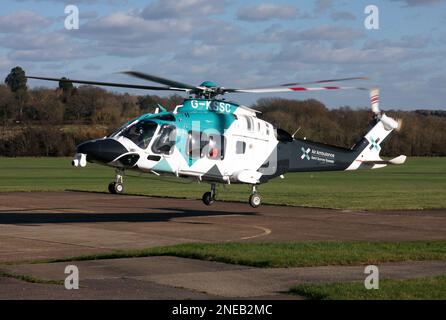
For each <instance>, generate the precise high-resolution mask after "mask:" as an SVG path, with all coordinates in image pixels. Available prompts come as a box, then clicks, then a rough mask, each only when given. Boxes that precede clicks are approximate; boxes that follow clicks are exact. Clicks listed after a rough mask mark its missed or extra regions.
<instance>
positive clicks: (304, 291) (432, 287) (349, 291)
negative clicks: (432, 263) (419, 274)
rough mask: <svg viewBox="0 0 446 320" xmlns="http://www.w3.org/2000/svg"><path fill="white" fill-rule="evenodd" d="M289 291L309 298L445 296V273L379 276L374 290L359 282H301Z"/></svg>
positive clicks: (418, 298) (396, 298)
mask: <svg viewBox="0 0 446 320" xmlns="http://www.w3.org/2000/svg"><path fill="white" fill-rule="evenodd" d="M290 293H291V294H297V295H300V296H304V297H306V298H308V299H313V300H446V276H439V277H430V278H419V279H407V280H388V279H386V280H380V281H379V289H377V290H366V289H365V287H364V283H362V282H346V283H331V284H316V285H315V284H303V285H299V286H296V287H293V288H291V290H290Z"/></svg>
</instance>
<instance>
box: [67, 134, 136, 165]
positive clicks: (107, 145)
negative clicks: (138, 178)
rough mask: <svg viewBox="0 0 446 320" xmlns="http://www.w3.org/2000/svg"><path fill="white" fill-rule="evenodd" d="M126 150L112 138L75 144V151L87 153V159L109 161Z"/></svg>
mask: <svg viewBox="0 0 446 320" xmlns="http://www.w3.org/2000/svg"><path fill="white" fill-rule="evenodd" d="M127 151H128V150H127V149H126V148H125V147H124V146H123V145H122V144H121V143H119V142H118V141H116V140H114V139H99V140H90V141H87V142H84V143H81V144H80V145H78V146H77V148H76V152H77V153H84V154H86V155H87V160H88V161H93V162H102V163H109V162H111V161H113V160H115V159H116V158H117V157H119V156H120V155H122V154H124V153H126V152H127Z"/></svg>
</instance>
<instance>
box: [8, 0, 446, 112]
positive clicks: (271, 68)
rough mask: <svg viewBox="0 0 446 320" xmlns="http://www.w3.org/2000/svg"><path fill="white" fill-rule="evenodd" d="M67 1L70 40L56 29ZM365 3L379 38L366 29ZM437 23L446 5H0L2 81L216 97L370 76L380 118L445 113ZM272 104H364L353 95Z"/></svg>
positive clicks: (130, 0)
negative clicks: (14, 72) (157, 81)
mask: <svg viewBox="0 0 446 320" xmlns="http://www.w3.org/2000/svg"><path fill="white" fill-rule="evenodd" d="M68 3H69V4H74V5H77V7H78V8H79V15H80V16H79V17H80V28H79V30H66V29H65V28H64V22H65V18H66V14H65V12H64V10H65V6H66V4H68ZM369 4H374V5H376V6H377V7H378V9H379V30H368V29H366V28H365V27H364V20H365V19H366V17H367V14H365V13H364V9H365V7H366V6H367V5H369ZM445 25H446V0H387V1H378V0H367V1H362V0H359V1H358V0H341V1H331V0H317V1H297V0H295V1H291V0H274V1H235V0H152V1H140V0H71V1H65V0H2V2H1V7H0V75H1V78H4V77H5V76H6V75H7V73H8V72H9V70H10V69H11V68H12V67H14V66H16V65H20V66H22V67H23V68H24V69H25V70H26V72H27V74H29V75H40V76H55V77H59V76H67V77H69V78H71V79H87V80H101V81H119V82H129V83H138V80H135V79H131V78H130V79H129V78H128V77H127V76H125V75H122V74H118V73H117V72H119V71H123V70H139V71H143V72H147V73H152V74H156V75H160V76H165V77H169V78H172V79H175V80H179V81H182V82H187V83H191V84H199V83H201V82H202V81H204V80H213V81H215V82H217V83H218V84H219V85H221V86H225V87H256V86H264V85H272V84H280V83H287V82H295V81H311V80H319V79H328V78H339V77H350V76H368V77H370V78H371V80H370V81H368V82H367V83H364V82H362V83H361V82H360V83H358V84H359V85H367V86H373V85H377V86H379V87H380V88H381V103H382V107H383V108H386V107H387V108H400V109H419V108H435V109H444V110H446V59H445V57H446V28H445V27H444V26H445ZM140 82H141V81H139V83H140ZM30 85H31V86H39V85H46V86H51V85H53V84H47V83H43V82H38V81H32V82H30ZM131 92H132V93H136V92H137V93H138V94H141V93H143V92H141V91H131ZM266 96H271V94H262V95H247V94H245V95H243V94H239V95H237V96H230V97H229V98H230V99H234V100H238V101H240V102H242V103H245V104H248V105H249V104H251V103H253V102H254V101H255V100H256V99H257V98H259V97H266ZM281 96H282V97H289V98H297V99H305V98H310V97H312V98H316V99H319V100H321V101H323V102H324V103H325V104H326V105H327V106H330V107H338V106H342V105H351V106H355V107H359V106H366V105H368V97H367V93H366V92H363V91H343V92H323V93H321V92H317V93H289V94H282V95H281Z"/></svg>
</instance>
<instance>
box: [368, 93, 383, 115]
mask: <svg viewBox="0 0 446 320" xmlns="http://www.w3.org/2000/svg"><path fill="white" fill-rule="evenodd" d="M369 94H370V105H371V106H372V111H373V113H374V114H376V115H379V114H380V113H381V110H380V109H379V89H378V88H373V89H371V90H370V93H369Z"/></svg>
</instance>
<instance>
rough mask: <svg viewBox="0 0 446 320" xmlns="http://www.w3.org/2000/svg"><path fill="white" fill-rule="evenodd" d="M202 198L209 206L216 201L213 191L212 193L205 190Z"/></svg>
mask: <svg viewBox="0 0 446 320" xmlns="http://www.w3.org/2000/svg"><path fill="white" fill-rule="evenodd" d="M202 200H203V203H204V204H205V205H207V206H210V205H211V204H213V203H214V197H213V196H212V193H210V192H205V193H204V194H203V198H202Z"/></svg>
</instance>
